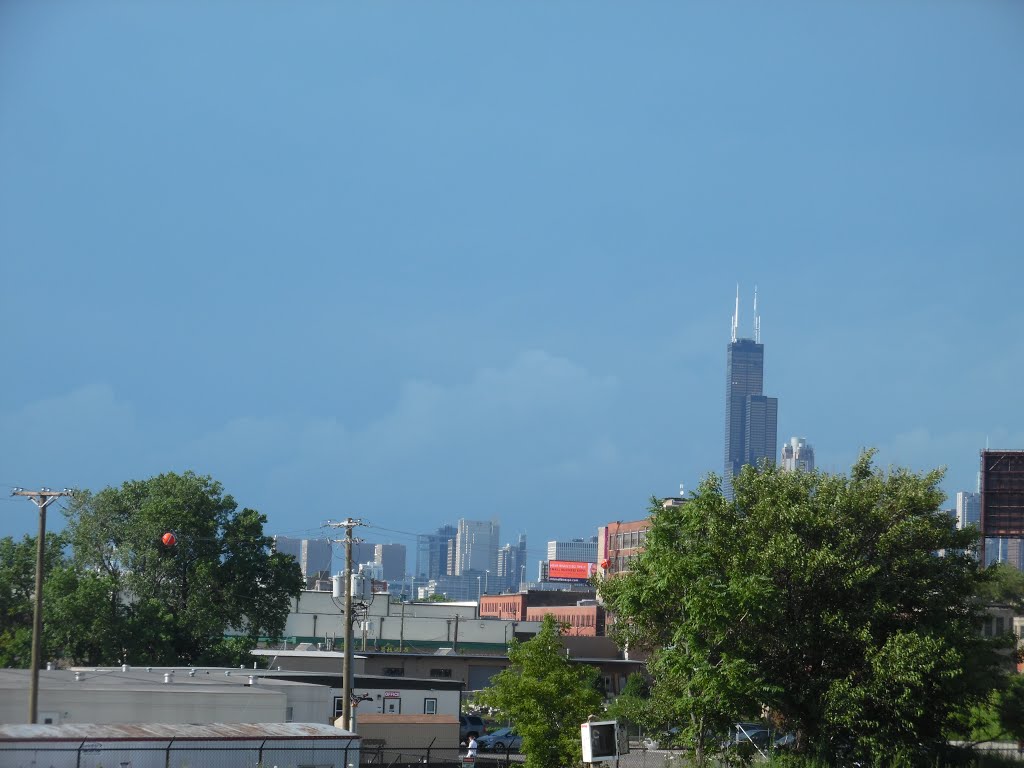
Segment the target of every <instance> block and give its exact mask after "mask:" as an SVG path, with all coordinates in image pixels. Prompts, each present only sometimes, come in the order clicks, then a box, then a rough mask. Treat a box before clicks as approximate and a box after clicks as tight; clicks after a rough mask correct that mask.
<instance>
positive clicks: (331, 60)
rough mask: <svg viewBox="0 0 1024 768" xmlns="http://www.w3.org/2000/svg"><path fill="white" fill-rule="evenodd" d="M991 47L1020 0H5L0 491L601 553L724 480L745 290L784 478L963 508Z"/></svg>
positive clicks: (1018, 107) (1007, 86) (1006, 69)
mask: <svg viewBox="0 0 1024 768" xmlns="http://www.w3.org/2000/svg"><path fill="white" fill-rule="evenodd" d="M1022 34H1024V6H1022V5H1021V4H1020V3H1019V2H1016V1H1015V0H1006V1H1005V2H1000V1H998V0H991V1H989V0H984V1H982V2H978V1H976V0H970V1H968V0H960V1H957V2H949V1H943V0H930V1H928V2H924V1H922V2H913V1H911V2H904V3H892V2H870V1H869V2H848V3H843V2H839V3H821V2H774V3H770V4H767V3H760V2H753V1H751V2H741V1H740V0H737V1H736V2H721V3H719V2H693V3H687V2H648V3H615V4H613V3H606V2H569V1H568V0H566V1H564V2H555V3H541V2H516V3H511V2H504V3H501V2H492V3H478V2H454V1H451V2H449V1H441V2H431V3H411V2H407V3H401V2H377V3H361V4H356V3H347V4H342V3H328V2H308V3H289V4H284V3H259V2H252V3H229V2H180V3H170V2H162V3H156V2H154V3H132V4H129V3H104V2H94V3H74V2H63V3H62V2H53V3H38V2H30V1H29V0H23V1H21V2H19V1H18V0H8V1H7V2H5V3H3V5H0V279H2V281H3V285H4V289H5V290H4V298H3V302H2V304H0V327H2V328H3V341H4V347H5V349H6V353H7V354H6V356H5V360H6V365H5V370H4V375H3V377H2V378H0V435H2V440H0V490H2V489H3V488H4V487H8V488H9V487H12V486H17V485H20V486H26V487H37V486H40V485H47V486H51V487H58V488H59V487H64V486H74V487H88V488H93V489H98V488H101V487H103V486H105V485H109V484H118V483H120V482H121V481H123V480H126V479H130V478H141V477H146V476H149V475H151V474H155V473H159V472H162V471H168V470H176V471H181V470H185V469H194V470H196V471H198V472H201V473H207V474H211V475H213V476H214V477H216V478H218V479H219V480H221V481H222V482H223V483H224V484H225V486H226V488H227V490H228V491H230V492H231V493H233V494H234V495H235V497H236V498H237V499H238V501H239V502H240V503H241V504H244V505H247V506H252V507H255V508H257V509H259V510H261V511H262V512H265V513H266V514H267V515H268V517H269V524H268V531H269V532H271V533H291V534H297V533H302V532H310V533H312V534H314V535H315V534H316V532H317V530H318V526H319V525H320V523H321V522H322V521H323V520H325V519H327V518H334V519H338V518H341V517H343V516H345V515H354V516H359V517H362V518H364V519H366V520H367V521H370V522H372V523H373V524H374V525H376V526H379V527H384V528H388V529H391V530H393V531H396V532H403V531H404V532H415V531H420V530H426V529H429V528H432V527H436V526H437V525H439V524H441V523H444V522H448V521H453V520H455V519H457V518H458V517H463V516H464V517H470V518H478V519H488V518H492V517H494V518H498V519H499V520H500V521H501V523H502V529H503V538H505V539H509V540H511V539H512V538H513V537H514V535H515V534H516V533H518V532H520V531H525V532H526V533H527V535H528V537H529V539H530V543H531V550H532V549H535V548H539V547H540V546H541V545H542V542H543V541H546V540H547V539H549V538H555V537H570V536H583V535H592V534H593V533H595V532H596V527H597V525H599V524H601V523H603V522H606V521H609V520H615V519H632V518H635V517H638V516H640V515H642V514H643V511H644V508H645V505H646V500H647V498H648V497H649V496H650V495H652V494H657V495H671V494H674V493H676V492H677V489H678V485H679V483H685V484H686V485H687V486H688V487H693V486H694V485H695V484H696V483H697V482H698V481H699V479H700V478H701V477H702V476H703V475H705V474H706V473H707V472H709V471H716V472H720V471H721V465H722V451H723V446H722V439H723V413H724V402H723V399H724V377H725V372H724V371H725V347H726V343H727V342H728V337H729V317H730V314H731V312H732V303H733V297H734V292H735V289H736V284H737V283H739V284H740V285H741V291H742V302H743V307H742V309H741V318H740V323H741V331H742V330H744V329H746V330H747V332H748V333H749V328H750V321H751V312H750V300H751V297H752V292H753V287H754V285H755V284H757V285H758V287H759V297H760V305H761V315H762V338H763V341H764V342H765V345H766V373H765V379H766V385H765V389H766V393H767V394H770V395H774V396H777V397H778V398H779V439H780V442H781V441H783V440H785V439H786V438H788V437H789V436H790V435H802V436H806V437H807V438H808V439H809V440H810V441H811V443H812V444H813V445H814V447H815V449H816V453H817V457H818V463H819V465H820V466H821V467H823V468H825V469H828V470H834V471H843V470H845V469H846V468H848V466H849V464H850V463H851V462H852V461H853V460H854V458H855V457H856V455H857V453H858V451H859V449H860V448H861V447H863V446H875V447H877V448H878V449H879V462H880V463H882V464H883V465H889V464H899V465H909V466H911V467H914V468H917V469H924V468H930V467H934V466H938V465H946V466H948V468H949V470H948V477H947V482H946V485H945V488H946V490H947V491H950V492H955V491H956V490H957V489H960V488H973V485H974V482H975V473H976V472H977V467H978V450H979V449H980V448H982V447H983V446H984V444H985V441H986V439H988V440H989V442H990V444H991V445H992V447H1010V448H1024V426H1022V423H1021V420H1022V415H1021V409H1020V406H1019V398H1020V382H1021V381H1022V380H1024V342H1022V338H1021V333H1020V329H1021V328H1022V327H1024V308H1022V305H1021V302H1020V295H1021V284H1022V282H1024V281H1022V278H1024V265H1022V259H1021V257H1022V245H1024V223H1022V222H1024V217H1022V213H1021V200H1022V199H1024V195H1022V192H1024V139H1022V137H1024V99H1021V98H1020V94H1021V89H1022V75H1024V45H1022V44H1021V43H1022ZM58 517H59V516H58ZM34 525H35V514H34V508H33V507H31V505H29V504H28V502H26V501H24V500H21V499H8V500H7V501H5V502H4V503H2V504H0V535H11V534H13V535H20V534H22V533H24V532H30V531H32V530H34ZM365 536H366V538H369V539H378V540H395V541H400V542H403V543H410V544H411V540H410V539H409V537H408V536H406V535H405V534H400V533H395V534H393V535H392V534H385V533H383V532H374V533H367V534H365Z"/></svg>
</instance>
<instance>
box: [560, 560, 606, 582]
mask: <svg viewBox="0 0 1024 768" xmlns="http://www.w3.org/2000/svg"><path fill="white" fill-rule="evenodd" d="M595 573H597V563H580V562H576V561H575V560H548V581H572V582H577V583H581V584H585V583H586V582H587V581H589V580H590V577H591V576H593V575H594V574H595Z"/></svg>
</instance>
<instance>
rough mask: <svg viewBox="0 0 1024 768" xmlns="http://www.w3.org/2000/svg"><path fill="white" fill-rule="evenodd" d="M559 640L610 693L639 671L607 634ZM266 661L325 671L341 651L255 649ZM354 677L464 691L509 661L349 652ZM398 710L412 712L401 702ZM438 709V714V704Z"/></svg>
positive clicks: (447, 653) (443, 653)
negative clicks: (448, 685) (353, 654)
mask: <svg viewBox="0 0 1024 768" xmlns="http://www.w3.org/2000/svg"><path fill="white" fill-rule="evenodd" d="M561 641H562V644H563V645H564V646H565V648H566V652H567V654H568V656H569V658H570V659H571V660H572V661H574V662H576V663H579V664H587V665H589V666H593V667H597V668H598V669H599V670H600V672H601V677H602V681H603V683H604V688H605V691H606V692H607V694H608V695H610V696H614V695H617V694H618V693H620V692H621V691H622V690H623V688H624V687H625V684H626V678H627V677H629V675H630V674H632V673H633V672H639V671H643V669H644V662H643V661H641V660H638V659H629V658H625V657H624V656H625V655H624V654H623V653H622V651H620V650H619V648H618V647H617V646H616V645H615V643H614V642H613V641H612V640H611V638H608V637H573V636H563V637H562V638H561ZM254 653H255V654H256V655H259V656H264V657H266V658H267V660H268V662H269V663H271V664H272V665H273V666H274V667H275V668H278V669H280V670H281V671H282V672H283V671H285V670H289V669H292V670H301V671H317V672H321V671H327V672H334V671H336V670H339V669H340V661H339V659H340V657H341V654H340V653H338V652H336V651H320V650H316V648H315V647H314V648H309V649H305V650H301V651H300V650H292V651H273V650H257V651H255V652H254ZM354 661H355V668H356V670H357V672H356V679H357V681H358V679H359V675H360V674H363V675H366V676H367V677H368V678H372V677H374V676H377V677H380V678H384V679H391V680H393V681H394V683H393V685H394V687H396V688H399V687H401V686H403V685H405V684H406V683H408V682H410V681H412V680H426V681H428V682H432V683H433V684H434V685H439V684H441V683H444V682H448V683H454V684H456V685H458V686H460V687H463V688H464V689H465V690H464V694H463V695H464V696H466V695H470V694H471V693H472V692H473V691H478V690H481V689H483V688H486V687H487V686H488V685H490V682H491V679H492V678H493V677H494V676H495V675H496V674H498V673H499V672H501V671H502V670H503V669H506V668H507V667H508V666H509V660H508V656H507V655H501V656H499V655H495V654H493V653H489V654H474V653H465V652H459V653H457V652H456V651H455V650H454V649H453V648H442V649H439V650H437V651H435V652H434V653H412V652H409V651H406V652H399V651H387V652H384V651H380V652H375V651H367V652H366V653H362V652H360V653H358V654H357V655H356V657H355V660H354ZM402 712H403V713H410V714H412V712H411V711H410V710H409V709H407V708H406V707H405V705H404V704H403V708H402ZM438 713H439V714H443V712H441V711H440V710H439V711H438Z"/></svg>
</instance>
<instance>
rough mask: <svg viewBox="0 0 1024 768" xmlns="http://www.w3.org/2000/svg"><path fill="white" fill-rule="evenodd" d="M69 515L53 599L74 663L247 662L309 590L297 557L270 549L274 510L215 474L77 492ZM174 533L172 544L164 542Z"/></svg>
mask: <svg viewBox="0 0 1024 768" xmlns="http://www.w3.org/2000/svg"><path fill="white" fill-rule="evenodd" d="M66 514H67V517H68V527H67V535H68V538H69V541H70V542H71V546H72V552H73V560H72V565H73V569H74V570H73V571H72V572H71V573H64V574H61V579H62V580H63V584H64V589H66V590H67V591H66V593H65V594H66V595H67V597H66V598H65V599H64V600H63V601H61V602H58V603H55V608H56V609H59V610H61V611H63V615H65V616H66V617H67V627H68V631H67V633H65V634H64V635H63V636H62V637H61V641H62V642H63V645H64V649H65V652H66V653H67V655H68V656H69V657H70V658H72V659H73V660H76V661H87V662H88V663H108V664H109V663H134V664H218V663H236V662H238V661H239V660H240V659H241V660H243V661H244V660H245V657H246V656H247V654H248V650H250V649H252V648H253V647H255V645H256V644H257V642H258V640H259V638H261V637H270V638H276V637H278V636H279V635H280V634H281V633H282V632H283V630H284V624H285V620H286V618H287V616H288V612H289V608H290V604H291V599H292V598H293V597H295V596H296V595H297V594H298V593H299V591H300V590H301V588H302V577H301V573H300V571H299V567H298V565H297V564H296V563H295V560H294V558H292V557H290V556H287V555H282V554H279V553H273V552H271V548H270V545H271V540H270V539H269V538H268V537H266V536H264V534H263V525H264V523H265V522H266V518H265V517H264V516H263V515H261V514H259V513H258V512H256V511H255V510H252V509H242V510H239V509H238V507H237V504H236V503H235V500H234V499H233V498H232V497H231V496H229V495H225V494H224V493H223V490H222V487H221V485H220V483H217V482H216V481H214V480H212V479H211V478H209V477H203V476H199V475H196V474H194V473H192V472H186V473H184V474H181V475H179V474H175V473H168V474H163V475H158V476H156V477H153V478H150V479H148V480H137V481H129V482H126V483H124V484H123V485H122V486H121V487H120V488H105V489H104V490H102V491H100V492H99V493H95V494H93V493H90V492H88V491H86V492H79V493H77V494H76V495H75V496H74V497H73V500H72V503H71V505H70V506H69V509H68V510H67V512H66ZM167 532H171V533H173V534H174V535H175V537H176V539H177V543H176V544H175V545H174V546H166V545H165V544H164V543H163V542H162V541H161V537H162V536H163V534H164V533H167ZM82 632H86V633H88V637H86V638H81V637H78V636H77V633H82Z"/></svg>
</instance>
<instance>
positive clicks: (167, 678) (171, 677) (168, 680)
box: [164, 672, 174, 683]
mask: <svg viewBox="0 0 1024 768" xmlns="http://www.w3.org/2000/svg"><path fill="white" fill-rule="evenodd" d="M173 681H174V673H173V672H164V682H165V683H171V682H173Z"/></svg>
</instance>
